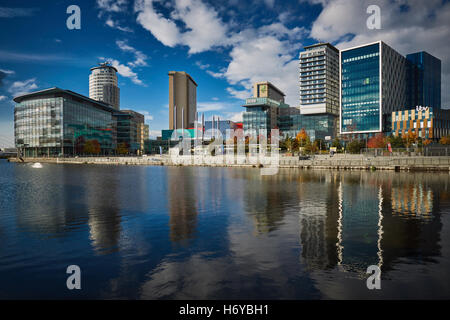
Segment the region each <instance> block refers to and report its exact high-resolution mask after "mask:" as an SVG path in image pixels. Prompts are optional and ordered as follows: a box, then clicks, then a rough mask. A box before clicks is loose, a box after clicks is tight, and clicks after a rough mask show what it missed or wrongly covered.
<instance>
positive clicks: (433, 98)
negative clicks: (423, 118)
mask: <svg viewBox="0 0 450 320" xmlns="http://www.w3.org/2000/svg"><path fill="white" fill-rule="evenodd" d="M406 59H407V60H408V63H407V70H408V71H407V97H408V102H407V105H408V107H410V108H414V107H416V106H423V107H430V108H434V109H435V110H436V109H440V108H441V60H439V59H438V58H436V57H434V56H432V55H431V54H429V53H427V52H424V51H422V52H416V53H411V54H408V55H407V56H406Z"/></svg>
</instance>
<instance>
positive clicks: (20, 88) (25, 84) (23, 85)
mask: <svg viewBox="0 0 450 320" xmlns="http://www.w3.org/2000/svg"><path fill="white" fill-rule="evenodd" d="M37 88H38V86H37V84H36V78H32V79H28V80H25V81H15V82H13V83H12V85H11V86H10V87H9V89H8V91H9V92H10V93H11V94H12V95H13V96H19V95H22V94H25V93H29V92H31V91H33V90H34V89H37Z"/></svg>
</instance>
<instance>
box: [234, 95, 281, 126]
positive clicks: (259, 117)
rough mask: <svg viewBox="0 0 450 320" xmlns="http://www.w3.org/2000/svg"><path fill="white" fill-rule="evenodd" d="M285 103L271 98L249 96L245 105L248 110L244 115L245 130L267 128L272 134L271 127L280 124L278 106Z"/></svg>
mask: <svg viewBox="0 0 450 320" xmlns="http://www.w3.org/2000/svg"><path fill="white" fill-rule="evenodd" d="M280 105H284V103H283V102H279V101H276V100H273V99H270V98H249V99H247V100H246V103H245V105H244V106H243V107H245V108H246V111H245V112H244V113H243V115H242V119H243V123H244V132H253V130H254V132H256V134H259V130H261V129H265V130H267V134H270V129H274V128H276V127H277V126H278V124H277V121H278V107H279V106H280Z"/></svg>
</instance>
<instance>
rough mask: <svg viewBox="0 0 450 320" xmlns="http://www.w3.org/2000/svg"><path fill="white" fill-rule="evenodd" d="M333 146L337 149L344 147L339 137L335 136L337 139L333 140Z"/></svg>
mask: <svg viewBox="0 0 450 320" xmlns="http://www.w3.org/2000/svg"><path fill="white" fill-rule="evenodd" d="M331 146H332V147H334V148H336V150H340V149H342V144H341V141H340V140H339V139H338V138H335V139H334V140H333V142H332V143H331Z"/></svg>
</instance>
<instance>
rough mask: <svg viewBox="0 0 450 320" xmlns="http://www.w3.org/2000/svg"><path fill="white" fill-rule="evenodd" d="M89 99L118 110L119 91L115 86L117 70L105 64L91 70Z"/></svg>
mask: <svg viewBox="0 0 450 320" xmlns="http://www.w3.org/2000/svg"><path fill="white" fill-rule="evenodd" d="M89 98H91V99H94V100H97V101H102V102H104V103H107V104H109V105H111V106H112V107H113V108H114V109H116V110H119V109H120V90H119V87H118V86H117V69H116V68H114V67H113V66H111V65H109V64H108V63H107V62H104V63H100V65H99V66H98V67H93V68H91V74H90V75H89Z"/></svg>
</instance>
